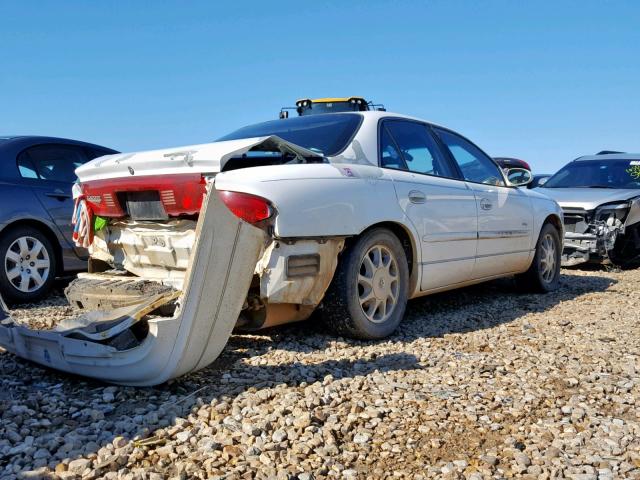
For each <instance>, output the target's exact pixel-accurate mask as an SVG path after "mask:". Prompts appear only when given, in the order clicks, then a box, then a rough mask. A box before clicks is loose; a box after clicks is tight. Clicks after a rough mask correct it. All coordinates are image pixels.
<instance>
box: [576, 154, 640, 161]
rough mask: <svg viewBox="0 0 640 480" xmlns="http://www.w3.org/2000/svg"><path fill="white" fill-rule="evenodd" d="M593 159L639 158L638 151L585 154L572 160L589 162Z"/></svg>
mask: <svg viewBox="0 0 640 480" xmlns="http://www.w3.org/2000/svg"><path fill="white" fill-rule="evenodd" d="M593 160H640V153H607V154H603V155H585V156H584V157H578V158H576V159H575V160H574V162H589V161H593Z"/></svg>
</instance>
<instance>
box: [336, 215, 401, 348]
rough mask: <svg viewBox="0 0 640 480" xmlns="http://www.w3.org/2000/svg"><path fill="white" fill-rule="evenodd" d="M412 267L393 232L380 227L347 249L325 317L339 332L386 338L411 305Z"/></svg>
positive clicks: (359, 336) (352, 335) (340, 264)
mask: <svg viewBox="0 0 640 480" xmlns="http://www.w3.org/2000/svg"><path fill="white" fill-rule="evenodd" d="M408 285H409V267H408V265H407V258H406V255H405V253H404V249H403V248H402V244H401V243H400V241H399V240H398V237H396V236H395V235H394V234H393V233H391V232H390V231H389V230H386V229H383V228H376V229H373V230H370V231H369V232H367V233H365V234H364V235H362V236H361V237H360V238H358V239H357V241H356V242H355V243H354V244H353V245H352V246H351V247H350V248H349V249H347V251H345V253H344V254H343V256H342V258H341V259H340V263H339V264H338V268H337V269H336V273H335V275H334V278H333V281H332V282H331V285H330V287H329V289H328V290H327V293H326V295H325V299H324V309H323V317H324V321H325V323H326V324H327V325H328V326H329V328H330V329H331V330H333V331H334V332H335V333H337V334H339V335H345V336H349V337H353V338H359V339H378V338H384V337H387V336H389V335H391V333H393V332H394V330H395V329H396V328H398V325H399V324H400V321H401V320H402V318H403V316H404V312H405V308H406V305H407V295H408Z"/></svg>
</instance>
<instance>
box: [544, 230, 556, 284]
mask: <svg viewBox="0 0 640 480" xmlns="http://www.w3.org/2000/svg"><path fill="white" fill-rule="evenodd" d="M556 263H557V255H556V243H555V242H554V241H553V237H552V236H551V235H550V234H546V235H545V236H544V238H543V239H542V243H541V244H540V270H541V271H542V279H543V280H544V281H545V282H547V283H549V282H551V281H552V280H553V278H554V277H555V274H556Z"/></svg>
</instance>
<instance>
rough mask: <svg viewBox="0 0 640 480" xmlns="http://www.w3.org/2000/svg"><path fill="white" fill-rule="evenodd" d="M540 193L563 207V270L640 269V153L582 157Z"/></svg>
mask: <svg viewBox="0 0 640 480" xmlns="http://www.w3.org/2000/svg"><path fill="white" fill-rule="evenodd" d="M536 190H538V191H539V192H541V193H544V194H546V195H548V196H550V197H551V198H553V199H554V200H556V201H557V202H558V203H559V204H560V206H561V207H562V210H563V213H564V223H565V236H564V251H563V255H562V263H563V265H566V266H568V265H576V264H579V263H584V262H599V263H613V264H615V265H618V266H623V267H629V266H636V265H638V264H640V154H606V155H593V156H585V157H580V158H578V159H576V160H574V161H572V162H570V163H568V164H567V165H565V166H564V167H562V168H561V169H560V170H559V171H558V172H557V173H556V174H555V175H553V176H552V177H551V178H549V179H548V180H547V181H546V183H545V184H544V185H543V186H541V187H539V188H538V189H536Z"/></svg>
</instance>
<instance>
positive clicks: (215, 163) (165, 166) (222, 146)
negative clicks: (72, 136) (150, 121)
mask: <svg viewBox="0 0 640 480" xmlns="http://www.w3.org/2000/svg"><path fill="white" fill-rule="evenodd" d="M250 151H255V152H280V153H289V154H293V155H295V156H297V157H299V158H319V159H321V158H323V157H322V155H321V154H318V153H316V152H313V151H311V150H307V149H306V148H304V147H301V146H299V145H295V144H293V143H290V142H287V141H286V140H283V139H282V138H280V137H277V136H275V135H271V136H266V137H255V138H243V139H239V140H226V141H222V142H213V143H204V144H199V145H187V146H184V147H174V148H166V149H161V150H149V151H142V152H134V153H118V154H114V155H105V156H102V157H98V158H96V159H94V160H92V161H91V162H88V163H86V164H84V165H82V166H81V167H79V168H78V169H76V175H77V176H78V178H79V180H80V181H81V182H88V181H94V180H106V179H110V178H122V177H131V176H135V177H140V176H148V175H178V174H185V173H203V174H205V173H206V174H215V173H218V172H220V171H221V170H222V169H223V168H224V165H225V164H226V162H227V161H228V160H229V159H231V158H234V157H241V156H243V155H245V154H247V153H248V152H250Z"/></svg>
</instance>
